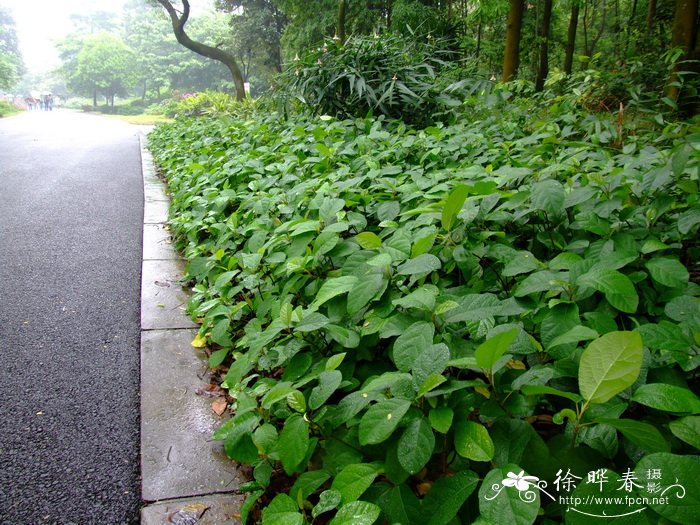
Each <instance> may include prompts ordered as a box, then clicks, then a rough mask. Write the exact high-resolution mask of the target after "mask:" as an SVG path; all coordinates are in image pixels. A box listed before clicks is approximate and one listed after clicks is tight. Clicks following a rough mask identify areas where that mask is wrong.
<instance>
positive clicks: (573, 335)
mask: <svg viewBox="0 0 700 525" xmlns="http://www.w3.org/2000/svg"><path fill="white" fill-rule="evenodd" d="M597 337H598V332H596V331H595V330H593V329H592V328H588V327H587V326H582V325H578V326H574V327H573V328H572V329H571V330H568V331H567V332H565V333H563V334H561V335H560V336H558V337H555V338H554V339H552V340H551V341H550V342H549V344H548V345H547V348H554V347H556V346H561V345H567V344H571V343H578V342H579V341H590V340H591V339H595V338H597Z"/></svg>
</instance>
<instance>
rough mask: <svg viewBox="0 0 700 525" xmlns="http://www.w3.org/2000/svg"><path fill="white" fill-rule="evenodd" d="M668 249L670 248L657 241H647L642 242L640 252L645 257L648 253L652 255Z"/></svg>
mask: <svg viewBox="0 0 700 525" xmlns="http://www.w3.org/2000/svg"><path fill="white" fill-rule="evenodd" d="M669 248H670V246H669V245H668V244H664V243H662V242H661V241H659V240H657V239H648V240H646V241H644V244H643V245H642V249H641V250H640V251H641V252H642V253H643V254H645V255H646V254H648V253H654V252H658V251H661V250H668V249H669Z"/></svg>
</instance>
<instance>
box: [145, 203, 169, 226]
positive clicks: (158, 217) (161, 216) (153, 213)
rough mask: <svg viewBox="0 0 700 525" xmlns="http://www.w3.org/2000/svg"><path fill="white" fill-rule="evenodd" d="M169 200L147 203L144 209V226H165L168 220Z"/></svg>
mask: <svg viewBox="0 0 700 525" xmlns="http://www.w3.org/2000/svg"><path fill="white" fill-rule="evenodd" d="M168 209H169V204H168V201H167V200H163V201H150V202H146V203H145V206H144V208H143V222H144V224H164V223H165V222H167V220H168Z"/></svg>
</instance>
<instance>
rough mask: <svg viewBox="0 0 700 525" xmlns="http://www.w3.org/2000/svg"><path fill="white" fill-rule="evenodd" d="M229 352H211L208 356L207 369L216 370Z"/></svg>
mask: <svg viewBox="0 0 700 525" xmlns="http://www.w3.org/2000/svg"><path fill="white" fill-rule="evenodd" d="M229 351H230V349H229V348H219V349H218V350H215V351H213V352H212V353H211V355H210V356H209V367H210V368H216V367H217V366H219V365H220V364H221V363H223V362H224V360H225V359H226V357H227V356H228V353H229Z"/></svg>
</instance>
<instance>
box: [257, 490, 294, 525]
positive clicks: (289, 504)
mask: <svg viewBox="0 0 700 525" xmlns="http://www.w3.org/2000/svg"><path fill="white" fill-rule="evenodd" d="M303 523H304V516H302V515H301V514H300V513H299V512H298V511H297V506H296V503H294V500H293V499H292V498H290V497H289V496H287V495H286V494H277V496H275V498H274V499H273V500H272V501H271V502H270V503H269V504H268V505H267V507H265V509H263V514H262V525H302V524H303Z"/></svg>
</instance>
